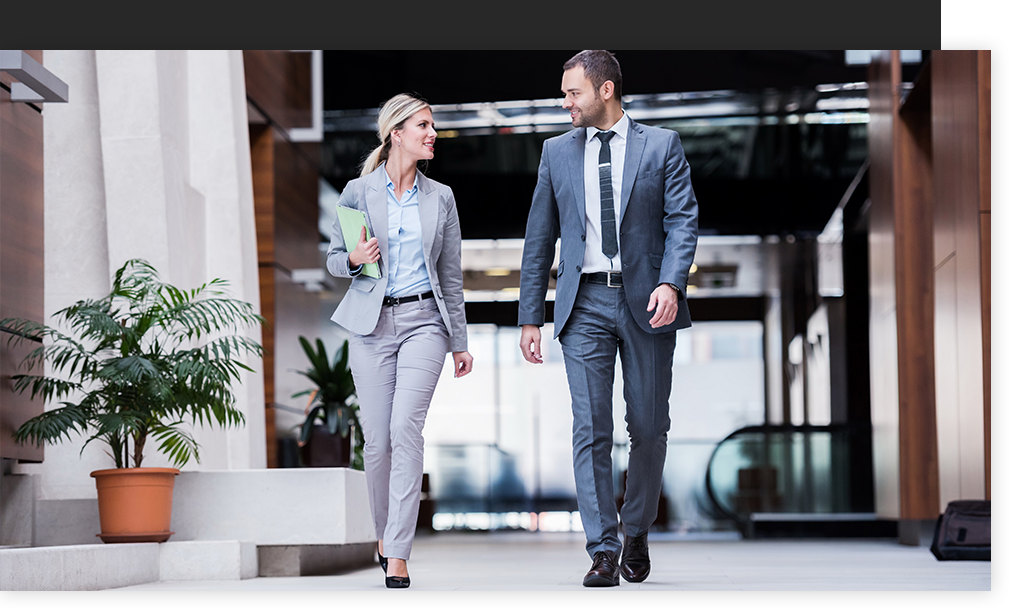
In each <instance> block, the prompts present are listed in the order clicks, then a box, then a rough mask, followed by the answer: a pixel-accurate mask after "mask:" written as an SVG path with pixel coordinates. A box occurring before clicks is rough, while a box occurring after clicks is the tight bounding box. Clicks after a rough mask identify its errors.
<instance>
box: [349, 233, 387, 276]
mask: <svg viewBox="0 0 1009 609" xmlns="http://www.w3.org/2000/svg"><path fill="white" fill-rule="evenodd" d="M379 257H380V253H379V251H378V238H376V237H372V238H371V239H369V238H368V231H367V229H366V228H365V227H363V226H362V227H361V238H360V239H358V241H357V246H355V247H354V251H352V252H351V253H350V264H351V266H352V267H359V266H361V265H362V264H370V263H373V262H378V259H379Z"/></svg>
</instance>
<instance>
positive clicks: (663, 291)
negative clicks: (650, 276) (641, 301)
mask: <svg viewBox="0 0 1009 609" xmlns="http://www.w3.org/2000/svg"><path fill="white" fill-rule="evenodd" d="M676 297H677V294H676V290H675V289H674V288H673V287H672V286H671V285H669V284H668V283H661V284H659V287H657V288H655V289H654V290H652V295H651V297H649V299H648V310H649V311H655V315H652V318H651V319H650V320H648V323H649V324H650V325H651V326H652V327H653V328H661V327H662V326H668V325H669V324H671V323H673V322H674V321H675V320H676V311H677V309H678V308H679V304H678V303H677V298H676Z"/></svg>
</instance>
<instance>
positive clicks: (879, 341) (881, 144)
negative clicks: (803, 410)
mask: <svg viewBox="0 0 1009 609" xmlns="http://www.w3.org/2000/svg"><path fill="white" fill-rule="evenodd" d="M899 74H900V68H899V63H896V62H894V58H893V54H892V53H884V54H883V55H882V56H881V57H879V58H877V59H875V60H873V61H872V63H870V65H869V67H868V82H869V92H868V95H869V134H868V137H869V163H870V164H869V198H870V200H871V201H872V204H871V206H870V207H869V228H868V241H869V361H870V374H869V378H870V384H871V407H872V454H873V480H874V483H875V498H876V514H877V515H878V516H879V517H881V518H894V519H897V518H900V517H901V503H900V438H899V430H900V420H899V416H898V414H899V410H898V396H897V369H898V368H897V318H896V278H895V263H894V216H893V213H894V206H893V197H894V194H893V192H894V137H893V131H894V120H895V116H896V106H897V103H898V100H899V97H898V91H897V89H896V87H895V86H894V82H895V81H897V80H898V75H899Z"/></svg>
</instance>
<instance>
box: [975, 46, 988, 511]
mask: <svg viewBox="0 0 1009 609" xmlns="http://www.w3.org/2000/svg"><path fill="white" fill-rule="evenodd" d="M978 169H979V170H980V175H979V179H978V188H979V190H980V193H981V196H980V199H981V200H980V206H981V341H982V344H983V350H982V358H983V360H984V367H983V373H984V466H985V467H984V488H985V499H988V500H989V501H990V500H991V51H988V50H984V51H979V52H978Z"/></svg>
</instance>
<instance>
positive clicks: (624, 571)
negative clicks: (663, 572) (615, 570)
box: [620, 532, 652, 583]
mask: <svg viewBox="0 0 1009 609" xmlns="http://www.w3.org/2000/svg"><path fill="white" fill-rule="evenodd" d="M651 570H652V562H651V561H650V560H648V533H647V532H646V533H642V534H641V535H639V536H637V537H628V538H627V539H625V540H624V551H623V553H621V555H620V575H622V576H623V577H624V579H626V580H627V581H629V582H634V583H638V582H643V581H645V578H646V577H648V574H649V573H650V572H651Z"/></svg>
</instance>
